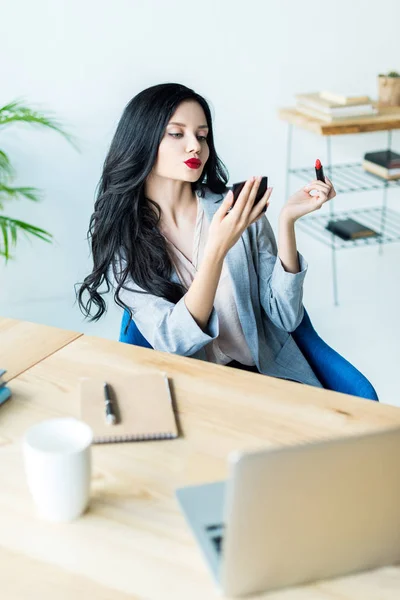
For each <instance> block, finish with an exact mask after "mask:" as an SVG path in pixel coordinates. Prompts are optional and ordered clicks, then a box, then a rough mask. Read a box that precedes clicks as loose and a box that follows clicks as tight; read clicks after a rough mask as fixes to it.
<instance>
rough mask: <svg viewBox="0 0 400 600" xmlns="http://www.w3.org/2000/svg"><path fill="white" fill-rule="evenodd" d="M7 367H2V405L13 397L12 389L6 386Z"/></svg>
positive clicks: (0, 392)
mask: <svg viewBox="0 0 400 600" xmlns="http://www.w3.org/2000/svg"><path fill="white" fill-rule="evenodd" d="M5 372H6V370H5V369H0V406H1V405H2V404H4V402H6V400H8V399H9V398H10V397H11V390H10V388H9V387H7V386H6V381H5V380H4V378H3V375H4V373H5Z"/></svg>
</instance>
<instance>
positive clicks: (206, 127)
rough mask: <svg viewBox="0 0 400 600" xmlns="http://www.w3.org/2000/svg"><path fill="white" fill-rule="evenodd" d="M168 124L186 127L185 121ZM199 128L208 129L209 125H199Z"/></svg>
mask: <svg viewBox="0 0 400 600" xmlns="http://www.w3.org/2000/svg"><path fill="white" fill-rule="evenodd" d="M168 125H180V126H181V127H186V125H185V123H177V122H176V121H173V122H171V123H168ZM197 129H208V126H207V125H199V126H198V128H197Z"/></svg>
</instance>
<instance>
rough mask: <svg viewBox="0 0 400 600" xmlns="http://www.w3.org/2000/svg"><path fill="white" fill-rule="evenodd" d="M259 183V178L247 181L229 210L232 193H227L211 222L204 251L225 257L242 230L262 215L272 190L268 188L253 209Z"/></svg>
mask: <svg viewBox="0 0 400 600" xmlns="http://www.w3.org/2000/svg"><path fill="white" fill-rule="evenodd" d="M260 183H261V177H251V178H250V179H248V180H247V181H246V183H245V184H244V186H243V189H242V191H241V192H240V194H239V196H238V199H237V200H236V202H235V205H234V206H233V208H232V209H231V210H229V209H230V208H231V206H232V202H233V192H232V191H231V190H230V191H229V192H228V194H227V195H226V196H225V198H224V200H223V202H222V204H221V206H220V207H219V209H218V210H217V212H216V213H215V214H214V216H213V218H212V220H211V223H210V228H209V232H208V239H207V244H206V248H205V250H207V251H214V252H217V253H218V254H219V255H222V256H223V257H225V255H226V254H227V252H228V250H230V248H232V246H234V245H235V244H236V242H237V241H238V240H239V238H240V236H241V235H242V233H243V232H244V230H245V229H247V227H248V226H249V225H251V224H252V223H254V222H255V221H257V220H258V219H259V218H260V217H261V216H263V215H264V213H263V208H264V207H265V206H267V207H268V205H269V198H270V196H271V193H272V188H268V189H267V191H266V192H265V194H264V196H263V197H262V198H261V200H260V201H259V202H257V204H256V205H255V206H254V207H253V205H254V200H255V199H256V195H257V190H258V188H259V187H260ZM228 211H229V212H228Z"/></svg>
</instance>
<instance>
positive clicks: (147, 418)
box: [80, 369, 178, 444]
mask: <svg viewBox="0 0 400 600" xmlns="http://www.w3.org/2000/svg"><path fill="white" fill-rule="evenodd" d="M107 380H108V382H109V383H110V384H111V387H112V391H113V394H114V398H118V402H116V403H114V407H113V408H114V414H115V415H116V417H117V422H116V423H115V425H113V426H112V427H110V426H109V425H108V424H107V422H106V421H105V419H104V379H103V378H102V376H101V375H99V376H98V377H96V376H94V377H90V378H85V379H83V380H81V385H80V396H81V419H82V421H84V422H85V423H87V424H88V425H89V426H90V427H91V428H92V430H93V442H94V443H95V444H102V443H107V442H138V441H148V440H168V439H174V438H177V437H178V427H177V422H176V418H175V414H174V410H173V404H172V398H171V392H170V388H169V382H168V377H167V375H166V373H164V372H159V371H151V372H145V373H129V372H128V373H127V372H126V371H123V370H119V369H113V370H112V371H111V370H109V371H108V375H107Z"/></svg>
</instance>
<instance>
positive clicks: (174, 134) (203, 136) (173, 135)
mask: <svg viewBox="0 0 400 600" xmlns="http://www.w3.org/2000/svg"><path fill="white" fill-rule="evenodd" d="M168 135H171V136H172V137H177V136H179V135H183V134H182V133H169V134H168ZM198 137H199V138H201V139H202V140H204V141H206V140H207V137H206V136H205V135H199V136H198Z"/></svg>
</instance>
